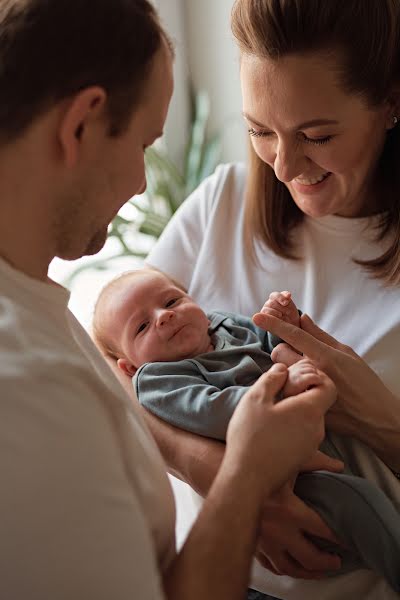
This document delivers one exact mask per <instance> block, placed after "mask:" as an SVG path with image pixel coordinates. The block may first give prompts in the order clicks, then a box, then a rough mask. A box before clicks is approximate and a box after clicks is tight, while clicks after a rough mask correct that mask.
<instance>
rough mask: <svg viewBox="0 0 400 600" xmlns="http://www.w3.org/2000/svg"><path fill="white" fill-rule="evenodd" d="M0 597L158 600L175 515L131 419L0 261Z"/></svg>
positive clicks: (38, 286) (110, 379)
mask: <svg viewBox="0 0 400 600" xmlns="http://www.w3.org/2000/svg"><path fill="white" fill-rule="evenodd" d="M0 277H1V284H0V290H1V291H0V390H1V397H0V410H1V413H0V415H1V416H0V473H1V493H0V515H1V517H0V522H1V527H0V532H1V533H0V536H1V543H0V598H8V599H10V600H22V599H23V598H29V600H55V599H57V600H64V599H65V600H71V599H72V598H76V599H81V598H82V599H83V598H85V599H87V600H89V599H96V600H103V599H104V600H109V599H110V598H112V599H113V600H132V599H133V598H140V599H141V600H161V599H162V598H164V595H163V592H162V585H161V580H160V576H159V573H160V571H162V570H163V569H165V568H166V566H167V565H168V563H169V562H170V561H171V559H172V558H173V556H174V552H175V538H174V522H175V509H174V501H173V496H172V491H171V488H170V485H169V483H168V478H167V476H166V474H165V466H164V464H163V461H162V458H161V456H160V454H159V452H158V449H157V447H156V446H155V444H154V442H153V440H152V439H151V437H150V435H149V433H148V432H147V429H146V428H145V426H144V424H143V422H142V420H141V418H140V415H139V414H138V413H136V410H135V409H134V408H133V406H132V403H131V402H130V401H129V399H128V398H127V396H126V394H125V392H124V390H123V389H122V387H121V386H120V385H119V383H118V382H117V380H116V379H115V377H114V375H113V374H112V373H111V371H110V369H109V367H108V365H107V364H106V363H105V361H104V360H103V358H102V357H101V356H100V354H99V353H98V351H97V349H96V348H95V347H94V345H93V343H92V341H91V340H90V338H89V337H88V335H87V334H86V332H85V331H84V330H83V329H82V328H81V327H80V325H79V323H78V322H77V321H76V320H75V318H74V317H73V315H72V314H71V313H70V311H69V310H68V308H67V303H68V292H67V291H66V290H64V289H63V288H61V287H60V286H58V285H56V284H52V283H43V282H39V281H37V280H34V279H31V278H29V277H27V276H25V275H23V274H22V273H20V272H18V271H15V270H14V269H12V268H11V267H10V266H9V265H8V264H6V263H5V262H3V261H0Z"/></svg>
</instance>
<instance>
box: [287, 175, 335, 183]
mask: <svg viewBox="0 0 400 600" xmlns="http://www.w3.org/2000/svg"><path fill="white" fill-rule="evenodd" d="M328 175H329V173H323V174H322V175H319V176H318V177H296V179H295V181H296V182H297V183H301V185H315V184H316V183H321V181H323V180H324V179H325V178H326V177H328Z"/></svg>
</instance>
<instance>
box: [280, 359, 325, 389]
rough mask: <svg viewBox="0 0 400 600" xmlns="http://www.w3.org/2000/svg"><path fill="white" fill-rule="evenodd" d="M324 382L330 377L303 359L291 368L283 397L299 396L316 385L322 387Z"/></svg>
mask: <svg viewBox="0 0 400 600" xmlns="http://www.w3.org/2000/svg"><path fill="white" fill-rule="evenodd" d="M324 380H329V378H328V376H327V375H325V373H323V372H322V371H319V370H318V369H317V367H316V366H315V364H314V363H313V362H312V361H311V360H309V359H308V358H303V359H301V360H299V361H298V362H296V363H294V364H293V365H291V366H290V367H289V369H288V377H287V380H286V383H285V386H284V388H283V389H282V397H283V398H288V397H289V396H297V394H301V393H302V392H305V391H306V390H307V389H308V388H310V387H313V386H314V385H321V383H322V382H324Z"/></svg>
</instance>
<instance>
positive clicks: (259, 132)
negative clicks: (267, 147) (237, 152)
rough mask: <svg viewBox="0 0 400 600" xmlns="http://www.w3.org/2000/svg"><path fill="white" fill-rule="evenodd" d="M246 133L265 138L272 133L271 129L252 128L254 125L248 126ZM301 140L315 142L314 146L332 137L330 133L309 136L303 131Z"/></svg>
mask: <svg viewBox="0 0 400 600" xmlns="http://www.w3.org/2000/svg"><path fill="white" fill-rule="evenodd" d="M247 131H248V133H249V135H251V136H252V137H257V138H261V137H263V138H266V137H269V136H271V135H272V132H271V131H263V130H261V129H260V130H259V129H254V127H249V128H248V130H247ZM300 135H301V141H303V142H305V143H306V144H315V145H316V146H322V145H323V144H327V143H328V142H329V141H330V140H331V139H332V138H333V136H332V135H326V136H324V137H319V138H310V137H307V136H306V135H305V134H304V133H301V134H300Z"/></svg>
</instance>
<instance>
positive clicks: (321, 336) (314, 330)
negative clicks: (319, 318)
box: [300, 314, 346, 350]
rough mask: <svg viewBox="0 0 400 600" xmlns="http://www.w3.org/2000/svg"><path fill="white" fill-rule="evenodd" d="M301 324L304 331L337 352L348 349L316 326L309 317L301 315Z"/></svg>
mask: <svg viewBox="0 0 400 600" xmlns="http://www.w3.org/2000/svg"><path fill="white" fill-rule="evenodd" d="M300 322H301V328H302V330H303V331H306V332H307V333H310V334H311V335H312V336H313V337H314V338H315V339H317V340H319V341H320V342H323V343H324V344H326V345H327V346H330V347H331V348H335V349H337V350H344V349H345V348H346V347H345V346H344V345H343V344H341V343H340V342H338V340H336V339H335V338H334V337H332V336H331V335H329V333H326V331H324V330H323V329H320V327H318V325H316V324H315V323H314V321H313V320H312V319H311V317H309V316H308V315H305V314H304V315H301V319H300Z"/></svg>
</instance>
